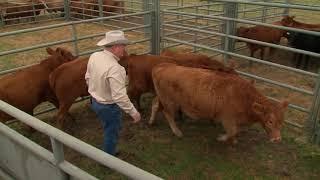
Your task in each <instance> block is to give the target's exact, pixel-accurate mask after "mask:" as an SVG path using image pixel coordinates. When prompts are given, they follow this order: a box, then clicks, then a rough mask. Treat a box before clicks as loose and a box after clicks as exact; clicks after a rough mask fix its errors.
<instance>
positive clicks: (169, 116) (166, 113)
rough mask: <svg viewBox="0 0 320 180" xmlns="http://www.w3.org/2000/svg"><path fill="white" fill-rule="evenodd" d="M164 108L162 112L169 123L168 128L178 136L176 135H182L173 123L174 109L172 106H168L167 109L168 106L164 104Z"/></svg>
mask: <svg viewBox="0 0 320 180" xmlns="http://www.w3.org/2000/svg"><path fill="white" fill-rule="evenodd" d="M164 107H166V108H164V109H163V111H162V112H163V114H164V116H165V117H166V119H167V121H168V123H169V125H170V128H171V130H172V132H173V133H174V134H175V135H176V136H178V137H182V136H183V134H182V132H181V131H180V129H179V128H178V127H177V125H176V123H175V120H174V112H175V109H174V108H170V110H168V109H169V108H168V106H164Z"/></svg>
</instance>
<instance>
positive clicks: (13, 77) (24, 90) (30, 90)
mask: <svg viewBox="0 0 320 180" xmlns="http://www.w3.org/2000/svg"><path fill="white" fill-rule="evenodd" d="M47 52H48V54H50V56H49V57H48V58H46V59H45V60H43V61H41V62H40V64H37V65H33V66H31V67H28V68H25V69H22V70H20V71H17V72H15V73H12V74H9V75H5V76H3V77H1V78H0V99H1V100H3V101H5V102H7V103H9V104H11V105H13V106H15V107H17V108H18V109H20V110H22V111H25V112H26V113H29V114H31V115H32V114H33V109H34V108H35V107H36V106H37V105H39V104H40V103H42V102H44V101H50V102H52V103H54V104H55V105H57V101H56V99H55V96H54V95H53V94H52V91H51V90H50V87H49V82H48V79H49V74H50V72H51V71H53V70H54V69H55V68H57V67H58V66H60V65H61V64H63V63H65V62H68V61H71V60H73V59H75V57H74V56H73V55H72V54H71V53H70V52H69V51H67V50H65V49H63V48H57V49H56V50H55V51H54V50H52V49H51V48H47ZM10 118H11V117H10V116H9V115H7V114H5V113H4V112H2V111H1V112H0V120H1V121H3V122H4V121H7V120H9V119H10Z"/></svg>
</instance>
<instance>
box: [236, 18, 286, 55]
mask: <svg viewBox="0 0 320 180" xmlns="http://www.w3.org/2000/svg"><path fill="white" fill-rule="evenodd" d="M273 24H276V25H279V24H280V22H274V23H273ZM285 34H286V31H285V30H281V29H276V28H270V27H265V26H260V25H258V26H254V27H239V28H238V29H237V36H240V37H243V38H248V39H253V40H257V41H262V42H267V43H273V44H279V43H280V40H281V37H284V36H285ZM246 43H247V46H248V47H249V49H250V56H251V57H254V53H255V52H256V51H257V50H260V59H263V57H264V52H265V48H266V46H263V45H259V44H254V43H249V42H246ZM271 50H273V49H272V48H271Z"/></svg>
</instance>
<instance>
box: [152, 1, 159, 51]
mask: <svg viewBox="0 0 320 180" xmlns="http://www.w3.org/2000/svg"><path fill="white" fill-rule="evenodd" d="M152 4H153V10H152V15H151V28H152V31H151V53H152V54H155V55H159V54H160V1H159V0H153V3H152Z"/></svg>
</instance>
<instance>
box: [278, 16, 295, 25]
mask: <svg viewBox="0 0 320 180" xmlns="http://www.w3.org/2000/svg"><path fill="white" fill-rule="evenodd" d="M294 18H295V16H284V17H283V18H282V19H281V21H280V22H281V24H282V25H283V26H288V27H292V26H293V24H294V22H295V21H294Z"/></svg>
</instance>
